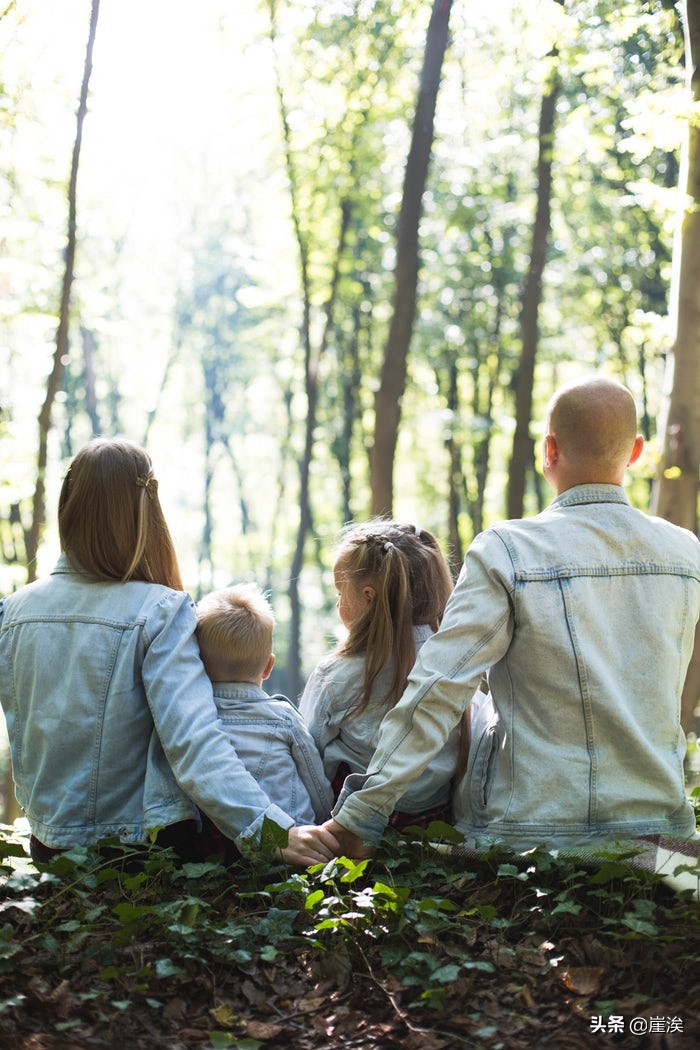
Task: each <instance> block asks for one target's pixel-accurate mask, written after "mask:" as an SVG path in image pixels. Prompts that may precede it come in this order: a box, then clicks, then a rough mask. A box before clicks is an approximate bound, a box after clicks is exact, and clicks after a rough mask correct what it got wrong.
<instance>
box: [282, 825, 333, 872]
mask: <svg viewBox="0 0 700 1050" xmlns="http://www.w3.org/2000/svg"><path fill="white" fill-rule="evenodd" d="M341 852H342V851H341V848H340V843H339V842H338V840H337V839H336V838H335V836H334V835H333V834H332V833H331V832H330V831H329V830H328V829H327V828H326V827H325V825H323V824H321V825H319V826H316V825H315V824H300V825H299V826H298V827H293V828H290V829H289V842H288V844H287V845H286V846H285V848H284V849H278V850H275V854H276V855H277V857H278V858H279V859H280V860H283V861H284V862H285V864H300V865H302V866H303V867H305V868H307V867H308V866H309V865H310V864H325V863H326V861H329V860H332V859H333V857H338V856H340V853H341Z"/></svg>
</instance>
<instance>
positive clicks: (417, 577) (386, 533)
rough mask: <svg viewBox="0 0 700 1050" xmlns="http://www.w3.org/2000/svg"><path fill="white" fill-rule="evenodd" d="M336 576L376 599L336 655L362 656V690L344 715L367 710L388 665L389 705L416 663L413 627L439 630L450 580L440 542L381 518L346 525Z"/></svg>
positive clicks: (412, 528)
mask: <svg viewBox="0 0 700 1050" xmlns="http://www.w3.org/2000/svg"><path fill="white" fill-rule="evenodd" d="M335 569H336V572H337V573H338V574H339V575H340V576H341V577H343V578H344V579H345V580H346V581H347V582H348V584H349V585H350V586H351V587H359V588H361V587H364V586H371V587H372V588H373V589H374V591H375V598H374V600H373V601H372V602H371V603H370V604H369V605H368V606H367V609H366V610H365V612H364V613H363V614H362V615H361V616H360V617H359V618H358V620H357V621H356V622H354V623H353V624H352V625H351V627H350V630H349V633H348V637H347V638H346V640H345V641H344V642H343V643H342V644H341V645H340V647H339V648H338V650H337V652H338V654H339V655H341V656H356V655H360V654H362V655H364V675H363V682H362V688H361V690H360V693H359V695H358V697H357V700H356V701H355V702H354V703H353V705H352V707H351V708H350V709H349V711H348V713H347V715H346V717H348V718H352V717H353V716H355V715H358V714H360V713H361V712H362V711H364V710H365V708H366V707H367V705H368V704H369V702H370V699H371V694H372V687H373V686H374V683H375V681H376V679H377V677H378V676H379V674H380V673H381V671H382V670H383V669H384V668H385V667H386V666H387V665H388V664H391V667H392V677H391V683H390V685H389V689H388V691H387V693H386V695H385V697H384V699H383V703H384V706H385V708H386V710H388V709H389V708H391V707H393V706H394V705H395V704H396V702H397V700H398V699H399V697H400V696H401V694H402V693H403V691H404V689H405V688H406V683H407V681H408V674H409V671H410V670H411V668H412V667H413V664H414V663H415V659H416V645H415V638H414V632H413V628H414V626H419V625H421V624H427V625H428V626H430V627H431V628H432V630H433V631H436V630H437V629H438V627H439V626H440V621H441V619H442V614H443V612H444V610H445V605H446V604H447V599H448V598H449V596H450V594H451V593H452V588H453V582H452V576H451V575H450V570H449V568H448V566H447V562H446V560H445V556H444V555H443V553H442V551H441V549H440V545H439V543H438V541H437V540H436V539H435V537H434V536H433V534H432V533H430V532H428V531H427V530H426V529H420V528H419V527H418V526H416V525H408V524H403V523H400V522H395V521H390V520H387V519H384V518H373V519H371V520H370V521H367V522H363V523H361V524H359V525H351V526H348V527H347V529H346V530H345V532H344V533H343V537H342V540H341V543H340V546H339V548H338V552H337V556H336V561H335Z"/></svg>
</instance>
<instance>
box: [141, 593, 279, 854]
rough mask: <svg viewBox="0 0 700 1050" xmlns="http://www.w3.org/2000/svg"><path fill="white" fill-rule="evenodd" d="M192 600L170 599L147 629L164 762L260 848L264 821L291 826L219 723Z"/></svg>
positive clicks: (228, 831) (151, 691) (148, 686)
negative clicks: (260, 785)
mask: <svg viewBox="0 0 700 1050" xmlns="http://www.w3.org/2000/svg"><path fill="white" fill-rule="evenodd" d="M196 625H197V617H196V613H195V608H194V603H193V601H192V599H191V598H190V597H189V595H187V594H184V593H180V592H169V593H168V594H167V595H166V596H165V597H164V598H163V599H162V600H161V601H160V603H159V605H158V607H157V609H156V610H155V611H154V612H152V613H151V614H150V615H149V617H148V619H147V623H146V626H145V628H144V643H145V651H144V656H143V665H142V676H143V682H144V688H145V692H146V697H147V700H148V704H149V707H150V710H151V714H152V717H153V722H154V724H155V727H156V732H157V733H158V736H159V738H160V741H161V744H162V747H163V751H164V753H165V756H166V758H167V760H168V762H169V764H170V767H171V768H172V771H173V773H174V775H175V779H176V780H177V782H178V784H179V785H180V787H181V788H182V790H183V791H184V792H185V794H186V795H188V796H189V797H190V798H191V799H192V800H193V801H194V802H195V803H196V805H197V806H198V807H199V808H200V809H201V810H203V812H204V813H206V814H207V815H208V816H209V817H210V818H211V820H212V821H213V822H214V823H215V824H216V826H217V827H218V828H219V829H220V830H221V831H222V832H223V834H224V835H226V836H227V837H228V838H230V839H232V840H233V841H234V842H235V843H236V845H237V846H238V847H239V849H241V851H242V852H245V851H246V849H248V851H249V850H250V849H251V848H253V847H254V846H255V845H257V843H258V841H259V837H260V832H261V830H262V825H263V821H264V819H265V817H267V818H269V819H270V820H272V821H274V822H275V823H276V824H278V825H280V826H281V827H283V828H289V827H291V826H292V825H293V824H294V820H293V819H292V818H291V817H290V816H289V814H287V813H285V812H284V810H282V809H280V808H279V807H278V806H276V805H273V804H272V803H271V802H270V800H269V798H268V796H267V795H266V794H265V792H264V791H263V790H262V789H261V788H260V787H259V785H258V784H257V783H256V781H255V780H254V778H253V777H252V776H251V774H250V773H249V772H248V771H247V769H246V768H245V766H244V765H243V763H242V762H241V760H240V759H239V758H238V756H237V755H236V752H235V750H234V748H233V746H232V745H231V741H230V739H229V737H228V735H227V734H226V732H225V730H223V729H222V727H221V724H220V722H219V719H218V716H217V711H216V705H215V703H214V695H213V692H212V687H211V682H210V681H209V678H208V676H207V674H206V672H205V670H204V665H203V664H202V661H201V659H200V655H199V646H198V645H197V641H196V638H195V628H196Z"/></svg>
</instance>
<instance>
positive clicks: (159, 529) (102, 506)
mask: <svg viewBox="0 0 700 1050" xmlns="http://www.w3.org/2000/svg"><path fill="white" fill-rule="evenodd" d="M58 532H59V536H60V540H61V549H62V550H63V551H65V553H66V555H67V556H68V558H69V559H70V560H71V561H73V562H75V563H76V565H77V567H78V568H80V569H82V571H83V572H86V573H87V574H88V575H90V576H93V577H96V578H98V579H103V580H121V581H126V580H144V581H147V582H149V583H160V584H163V585H165V586H166V587H172V588H173V589H174V590H183V586H182V578H181V576H180V568H179V565H178V561H177V555H176V553H175V547H174V545H173V541H172V538H171V536H170V530H169V529H168V526H167V523H166V521H165V517H164V515H163V510H162V508H161V505H160V500H159V499H158V482H157V481H156V478H155V476H154V474H153V466H152V464H151V460H150V457H149V456H148V453H147V452H145V451H144V449H142V448H140V447H139V446H138V445H135V444H134V443H133V442H131V441H127V440H126V439H124V438H95V439H94V440H93V441H90V442H89V443H88V444H87V445H85V446H83V448H82V449H81V450H80V451H79V452H78V453H77V455H76V456H75V458H74V459H73V462H72V463H71V465H70V467H69V468H68V472H67V474H66V476H65V478H64V479H63V485H62V487H61V493H60V496H59V501H58Z"/></svg>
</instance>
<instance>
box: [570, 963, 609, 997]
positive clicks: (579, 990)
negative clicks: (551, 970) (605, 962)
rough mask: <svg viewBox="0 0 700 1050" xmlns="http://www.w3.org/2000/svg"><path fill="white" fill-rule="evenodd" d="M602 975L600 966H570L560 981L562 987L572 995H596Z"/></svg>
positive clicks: (602, 970)
mask: <svg viewBox="0 0 700 1050" xmlns="http://www.w3.org/2000/svg"><path fill="white" fill-rule="evenodd" d="M604 973H605V970H604V969H603V967H602V966H572V967H571V968H570V969H568V970H564V971H563V973H562V974H561V980H562V983H563V984H564V987H565V988H567V989H568V990H569V991H570V992H573V993H574V995H597V993H598V992H599V991H600V979H601V977H602V976H603V974H604Z"/></svg>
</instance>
